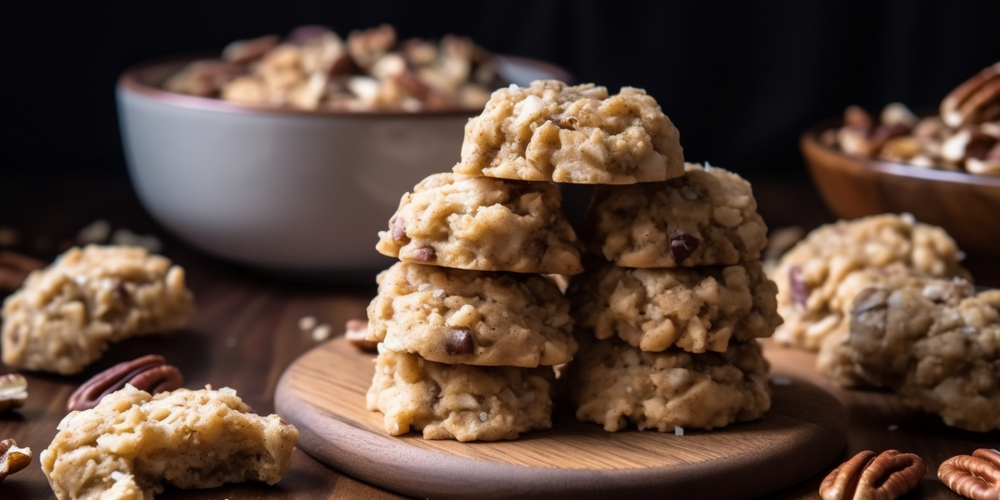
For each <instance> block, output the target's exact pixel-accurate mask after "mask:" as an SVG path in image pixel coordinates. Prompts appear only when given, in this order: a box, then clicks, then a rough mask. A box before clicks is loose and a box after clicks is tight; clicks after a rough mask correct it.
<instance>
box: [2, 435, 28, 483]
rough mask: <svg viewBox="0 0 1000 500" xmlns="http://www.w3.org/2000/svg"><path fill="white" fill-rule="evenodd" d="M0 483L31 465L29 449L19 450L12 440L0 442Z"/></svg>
mask: <svg viewBox="0 0 1000 500" xmlns="http://www.w3.org/2000/svg"><path fill="white" fill-rule="evenodd" d="M0 454H2V455H0V482H3V480H4V479H5V478H6V477H7V476H9V475H11V474H13V473H15V472H17V471H19V470H21V469H23V468H25V467H27V466H28V464H30V463H31V448H19V447H18V446H17V443H15V442H14V440H13V439H4V440H3V441H0Z"/></svg>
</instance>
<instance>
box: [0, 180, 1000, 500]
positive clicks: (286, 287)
mask: <svg viewBox="0 0 1000 500" xmlns="http://www.w3.org/2000/svg"><path fill="white" fill-rule="evenodd" d="M755 191H756V193H757V198H758V200H759V202H760V207H761V213H762V214H763V216H764V218H765V220H766V221H767V222H768V223H769V225H770V226H771V227H780V226H783V225H790V224H797V225H802V226H805V227H808V228H811V227H813V226H815V225H817V224H819V223H823V222H828V221H830V220H832V217H830V216H829V214H828V213H826V212H825V209H823V208H822V206H821V205H820V204H819V201H818V198H817V197H816V196H815V194H814V192H813V191H812V190H811V187H809V185H808V184H807V183H804V182H802V180H792V181H784V182H773V181H772V182H758V183H756V184H755ZM97 218H105V219H107V220H109V221H110V222H111V223H112V225H113V226H114V227H127V228H129V229H131V230H133V231H135V232H139V233H154V234H157V235H158V236H160V237H161V238H162V239H163V240H164V242H165V250H164V253H165V254H166V255H167V256H169V257H170V258H172V259H173V260H175V261H176V262H177V263H179V264H181V265H183V266H184V267H185V268H186V269H187V271H188V273H187V275H188V279H189V286H190V288H191V289H192V291H193V292H194V294H195V303H196V306H197V313H196V314H195V316H194V318H193V321H192V322H191V324H190V325H189V327H188V328H186V329H184V330H183V331H181V332H177V333H174V334H172V335H170V336H152V337H145V338H139V339H132V340H128V341H125V342H122V343H121V344H118V345H115V346H112V347H111V349H110V350H109V351H108V353H107V354H106V355H105V356H104V358H102V359H101V360H100V361H99V362H98V363H96V364H95V365H94V366H92V367H90V368H89V369H88V370H87V371H86V372H85V373H84V374H81V375H78V376H73V377H63V376H56V375H49V374H41V373H26V374H25V375H26V376H27V377H28V380H29V394H30V396H29V399H28V402H27V404H26V405H25V407H24V408H22V409H20V410H18V411H16V412H13V413H7V414H4V415H3V416H0V439H4V438H9V437H13V438H15V439H16V440H17V442H18V444H19V445H21V446H28V447H31V449H32V450H33V451H34V454H35V458H34V460H33V462H32V464H31V466H29V468H28V469H26V470H24V471H21V472H20V473H18V474H16V475H13V476H11V477H9V478H8V479H7V480H6V481H4V482H3V483H0V498H4V499H7V498H10V499H36V498H38V499H46V498H53V495H52V492H51V489H50V488H49V486H48V482H47V481H46V479H45V477H44V475H43V474H42V471H41V469H40V467H39V466H38V454H39V453H41V451H42V450H44V449H45V448H46V447H47V446H48V444H49V442H51V440H52V438H53V436H54V435H55V434H56V425H58V423H59V421H60V420H61V419H62V418H63V416H64V415H65V414H66V411H65V404H66V399H67V398H68V396H69V394H70V393H71V392H72V391H73V390H74V389H75V388H76V387H77V386H78V385H79V384H80V383H81V382H83V381H84V380H86V379H87V378H88V377H89V376H90V375H92V374H93V373H95V372H96V371H99V370H101V369H104V368H106V367H108V366H110V365H111V364H114V363H117V362H120V361H124V360H127V359H132V358H135V357H137V356H139V355H143V354H148V353H161V354H163V355H165V356H166V358H167V359H168V360H169V361H170V362H171V363H172V364H175V365H177V366H179V367H180V368H181V369H182V371H183V372H184V375H185V378H186V384H185V385H186V386H187V387H190V388H198V387H201V386H204V385H205V384H212V385H213V386H215V387H222V386H229V387H232V388H234V389H236V390H237V391H238V393H239V395H240V396H241V397H242V398H243V399H244V400H245V401H246V402H247V403H248V404H249V405H250V406H251V407H252V408H253V409H254V410H255V411H257V412H259V413H265V414H266V413H270V412H273V410H274V405H273V396H274V387H275V384H276V382H277V380H278V377H279V376H280V375H281V373H282V371H283V370H284V369H285V367H286V366H288V364H289V363H291V361H292V360H294V359H295V358H296V357H297V356H299V355H300V354H302V353H303V352H305V351H307V350H309V349H310V348H312V347H314V346H315V345H316V341H315V340H313V339H312V337H311V336H310V335H309V334H308V333H307V332H303V331H301V330H299V328H298V326H297V323H298V320H299V318H301V317H303V316H315V317H316V318H317V319H318V320H319V321H320V322H323V323H328V324H330V325H332V326H333V328H334V331H335V332H336V331H339V330H340V329H341V327H342V325H343V324H344V322H345V321H347V320H348V319H351V318H361V317H364V315H365V307H366V306H367V304H368V302H369V300H371V297H372V296H373V295H374V293H375V289H374V283H372V284H371V285H369V286H362V287H346V286H338V285H305V284H299V283H289V282H285V281H281V280H279V279H275V278H272V277H268V276H263V275H260V274H257V273H255V272H253V271H249V270H247V269H244V268H241V267H237V266H234V265H231V264H228V263H225V262H221V261H218V260H215V259H213V258H210V257H207V256H204V255H203V254H200V253H198V252H197V251H195V250H193V249H191V248H190V247H188V246H186V245H184V244H183V243H181V242H179V241H176V240H174V239H172V238H171V237H170V236H169V235H168V234H165V232H164V231H163V230H162V229H160V228H158V227H157V226H156V225H155V224H154V223H153V222H152V221H150V219H149V218H148V216H147V215H146V214H145V212H144V211H143V210H142V208H141V207H140V205H139V203H138V201H137V200H136V198H135V196H134V194H133V193H132V191H131V189H130V187H129V186H128V183H127V182H126V181H125V180H123V179H111V180H99V181H76V180H65V179H64V180H52V179H32V180H17V181H4V182H2V183H0V226H7V227H13V228H15V229H17V230H19V232H20V233H21V235H22V243H21V244H19V246H18V250H20V251H22V252H27V253H32V254H34V255H37V256H40V257H43V258H46V259H50V258H52V257H53V256H54V255H55V254H56V253H57V252H58V251H59V250H60V249H61V248H64V247H66V246H68V245H71V244H72V241H73V239H74V235H75V234H76V231H77V230H78V229H79V228H80V227H82V226H84V225H86V224H88V223H89V222H91V221H93V220H95V219H97ZM373 251H374V250H373ZM989 264H990V263H989V262H988V261H987V260H985V259H981V260H979V261H976V260H973V261H972V262H970V266H971V267H972V268H973V270H974V272H975V273H976V274H977V277H978V276H981V275H982V274H988V271H989V270H991V269H992V267H993V266H990V265H989ZM980 269H982V270H983V271H982V272H981V271H980ZM993 276H995V275H993ZM980 281H981V282H982V278H981V279H980ZM993 283H994V284H995V283H997V281H993ZM767 353H768V357H769V358H770V359H771V361H772V363H773V364H774V365H775V366H776V367H780V368H781V369H782V371H786V372H789V373H792V374H794V375H795V376H798V377H802V378H804V379H807V380H810V381H812V382H814V383H816V384H817V385H820V386H821V387H823V388H825V389H827V390H829V391H830V392H831V393H833V394H834V395H835V396H836V397H837V398H838V399H839V400H840V401H841V402H842V403H843V404H844V406H845V407H846V408H847V410H848V412H849V415H850V419H851V427H850V431H849V432H850V433H849V436H848V449H847V450H845V452H844V454H843V456H842V457H841V458H843V459H846V458H847V457H848V456H849V455H853V454H854V453H856V452H858V451H860V450H863V449H874V450H878V451H881V450H884V449H889V448H897V449H900V450H903V451H908V452H914V453H917V454H919V455H920V456H922V457H923V458H924V459H925V460H927V462H928V469H929V472H928V475H927V477H926V478H925V480H924V482H923V484H922V485H921V486H920V488H919V489H918V490H917V491H916V492H915V493H914V494H912V495H911V496H910V497H908V498H935V499H937V498H941V499H946V498H947V499H951V498H958V497H957V496H956V495H954V494H953V493H951V492H950V491H949V490H947V489H946V488H944V486H943V485H942V484H941V483H940V482H939V481H937V479H936V475H935V471H936V469H937V466H938V464H940V462H941V461H943V460H944V459H946V458H948V457H950V456H952V455H955V454H960V453H970V452H971V451H972V450H973V449H975V448H978V447H984V446H989V447H1000V432H996V431H995V432H991V433H987V434H977V433H970V432H964V431H959V430H955V429H950V428H948V427H946V426H944V425H943V424H941V423H940V421H939V420H938V419H937V418H936V417H934V416H930V415H922V414H918V413H915V412H912V411H909V410H906V409H904V408H902V407H901V406H900V405H899V404H898V403H897V402H896V401H895V400H894V398H893V397H892V395H891V394H888V393H885V392H880V391H845V390H841V389H838V388H836V387H833V386H831V385H830V384H828V383H827V382H826V381H825V380H824V379H823V378H822V377H820V376H818V375H817V374H816V373H815V371H814V370H813V368H812V366H813V362H814V359H815V356H814V355H812V354H809V353H805V352H800V351H795V350H789V349H784V348H781V347H777V346H773V345H769V346H768V347H767ZM9 371H10V370H9V369H8V368H6V367H0V373H7V372H9ZM838 463H839V462H838ZM833 465H834V464H831V468H832V466H833ZM387 473H388V472H387ZM823 475H825V471H824V472H823V473H821V474H819V475H817V476H816V477H813V478H812V479H810V480H808V481H805V482H803V483H801V484H799V485H795V486H792V487H790V488H788V489H786V490H784V491H781V492H778V493H776V494H774V495H772V496H771V497H770V498H775V499H817V498H819V495H818V494H817V489H818V484H819V481H820V479H821V478H822V476H823ZM157 498H158V499H174V498H185V499H209V498H211V499H223V498H227V499H231V500H249V499H259V500H277V499H296V500H305V499H325V498H398V496H397V495H395V494H393V493H390V492H387V491H384V490H381V489H379V488H376V487H373V486H370V485H368V484H365V483H362V482H359V481H357V480H354V479H352V478H350V477H348V476H345V475H343V474H340V473H338V472H337V471H335V470H332V469H329V468H327V467H326V466H324V465H323V464H321V463H319V462H317V461H316V460H314V459H313V458H311V457H310V456H309V455H307V454H305V453H303V452H302V451H301V450H296V451H295V453H294V457H293V462H292V468H291V470H289V472H288V474H287V475H286V476H285V478H284V479H283V480H282V481H281V482H280V483H278V484H277V485H276V486H273V487H270V486H266V485H256V484H244V485H230V486H224V487H221V488H217V489H212V490H194V491H182V490H175V489H168V490H167V491H166V492H165V493H163V494H162V495H160V496H158V497H157Z"/></svg>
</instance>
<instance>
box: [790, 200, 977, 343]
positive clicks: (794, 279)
mask: <svg viewBox="0 0 1000 500" xmlns="http://www.w3.org/2000/svg"><path fill="white" fill-rule="evenodd" d="M963 257H964V255H963V254H962V252H960V251H959V250H958V247H957V246H956V245H955V241H954V240H952V239H951V237H950V236H948V233H946V232H945V231H944V230H943V229H941V228H939V227H936V226H931V225H927V224H921V223H918V222H916V221H914V220H913V217H912V216H910V215H908V214H904V215H902V216H900V215H893V214H884V215H876V216H871V217H865V218H862V219H856V220H853V221H843V220H842V221H838V222H836V223H834V224H828V225H825V226H821V227H819V228H817V229H816V230H814V231H812V232H811V233H809V235H808V236H807V237H806V239H804V240H802V241H801V242H799V243H798V244H797V245H795V246H794V247H793V248H792V249H791V250H789V251H788V253H786V254H785V255H784V257H782V259H781V262H780V263H779V264H778V267H777V269H776V270H775V272H774V273H773V275H772V276H771V278H772V279H773V280H774V281H775V282H776V283H777V284H778V312H779V313H780V314H781V317H782V318H784V320H785V323H784V325H782V326H781V327H779V328H778V330H777V332H775V334H774V338H775V339H776V340H778V341H780V342H782V343H784V344H790V345H795V346H798V347H803V348H806V349H810V350H817V349H819V347H820V344H822V343H823V340H824V339H825V338H826V337H827V336H828V335H829V334H830V333H831V332H833V331H835V330H837V328H845V326H844V322H846V321H849V320H848V319H847V308H848V307H850V300H851V299H852V298H853V297H847V298H846V302H844V303H841V302H839V301H838V300H837V297H838V296H843V295H842V294H841V295H838V293H840V292H838V289H839V288H840V287H841V285H842V284H843V282H844V280H845V279H847V278H848V277H849V276H850V275H851V273H854V272H857V271H860V270H863V269H866V268H878V267H883V266H888V265H890V264H893V263H898V264H900V265H902V266H905V267H906V268H907V269H909V270H910V271H911V272H912V274H914V275H918V276H927V277H942V278H951V277H954V276H959V277H965V278H967V277H968V276H969V273H968V272H967V271H966V270H965V269H964V268H962V266H961V265H960V264H959V261H961V260H962V258H963Z"/></svg>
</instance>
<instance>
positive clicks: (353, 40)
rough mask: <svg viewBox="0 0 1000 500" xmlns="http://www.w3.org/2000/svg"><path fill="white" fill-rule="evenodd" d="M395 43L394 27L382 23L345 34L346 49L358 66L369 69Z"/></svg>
mask: <svg viewBox="0 0 1000 500" xmlns="http://www.w3.org/2000/svg"><path fill="white" fill-rule="evenodd" d="M394 45H396V29H395V28H393V27H392V26H391V25H388V24H383V25H381V26H378V27H375V28H368V29H366V30H355V31H352V32H351V33H350V34H349V35H347V51H348V53H349V54H351V58H353V59H354V62H355V63H357V65H358V66H360V67H361V68H364V69H370V68H371V67H372V66H373V65H374V64H375V61H377V60H378V59H379V58H380V57H382V55H383V54H385V53H386V52H388V51H389V49H391V48H392V47H393V46H394Z"/></svg>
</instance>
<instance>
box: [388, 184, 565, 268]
mask: <svg viewBox="0 0 1000 500" xmlns="http://www.w3.org/2000/svg"><path fill="white" fill-rule="evenodd" d="M561 202H562V198H561V197H560V196H559V190H558V189H556V187H555V186H554V185H552V184H547V183H542V182H520V181H505V180H501V179H490V178H488V177H468V176H465V175H459V174H452V173H443V174H434V175H431V176H430V177H427V178H426V179H424V180H423V181H421V182H420V183H419V184H417V185H416V186H415V187H414V188H413V192H412V193H406V194H405V195H403V199H402V200H401V201H400V202H399V209H398V210H397V211H396V214H395V215H393V216H392V219H390V220H389V230H388V231H381V232H379V242H378V245H376V247H375V248H377V249H378V251H379V252H382V253H383V254H385V255H388V256H390V257H398V258H399V259H400V260H402V261H404V262H417V263H425V264H434V265H438V266H444V267H452V268H457V269H469V270H476V271H511V272H518V273H548V274H577V273H579V272H581V271H583V266H582V265H580V252H579V251H578V250H577V248H576V245H577V243H576V233H574V232H573V228H572V227H570V225H569V222H568V221H567V220H566V217H565V216H564V215H563V213H562V211H561V210H560V209H559V206H560V204H561Z"/></svg>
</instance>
